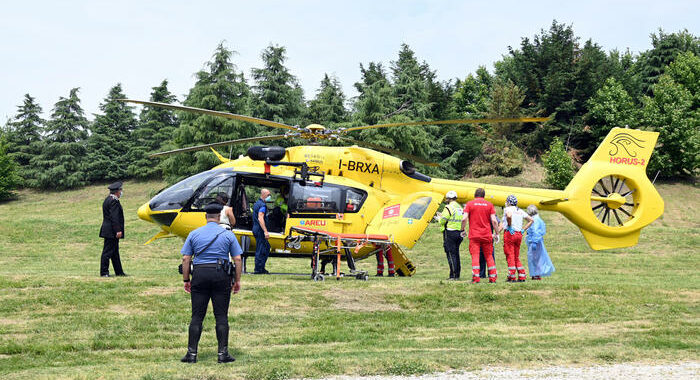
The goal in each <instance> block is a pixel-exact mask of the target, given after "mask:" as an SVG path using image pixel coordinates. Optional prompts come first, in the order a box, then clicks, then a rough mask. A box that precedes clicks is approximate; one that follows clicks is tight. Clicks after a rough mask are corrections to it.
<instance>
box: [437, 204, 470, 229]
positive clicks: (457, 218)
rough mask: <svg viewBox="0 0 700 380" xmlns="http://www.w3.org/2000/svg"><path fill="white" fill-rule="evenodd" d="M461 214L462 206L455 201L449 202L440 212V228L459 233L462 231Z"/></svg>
mask: <svg viewBox="0 0 700 380" xmlns="http://www.w3.org/2000/svg"><path fill="white" fill-rule="evenodd" d="M463 212H464V210H462V206H460V204H459V203H457V201H452V202H450V203H449V204H448V205H447V206H445V209H444V210H442V214H441V218H440V226H442V227H443V228H446V229H448V230H451V231H460V230H461V229H462V215H463Z"/></svg>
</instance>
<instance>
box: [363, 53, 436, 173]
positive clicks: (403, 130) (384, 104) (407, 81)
mask: <svg viewBox="0 0 700 380" xmlns="http://www.w3.org/2000/svg"><path fill="white" fill-rule="evenodd" d="M360 68H361V69H362V70H363V78H362V81H361V82H358V83H356V84H355V87H356V88H357V89H358V90H360V91H361V94H360V96H359V97H358V101H357V103H356V107H357V110H358V114H357V118H359V119H360V120H362V121H364V122H369V123H371V124H378V123H384V122H407V121H422V120H429V119H430V117H431V116H432V113H431V111H432V108H431V104H430V101H429V99H430V92H429V86H428V83H429V79H428V78H429V76H431V75H433V74H432V72H431V71H430V68H429V67H428V65H427V64H426V63H423V64H419V63H418V60H417V59H416V57H415V53H414V52H413V51H412V50H411V49H410V48H409V47H408V45H406V44H402V45H401V50H400V51H399V57H398V59H397V60H396V61H395V62H392V63H391V73H392V79H393V83H390V82H389V81H388V80H386V79H385V78H386V76H385V74H384V72H383V70H382V67H381V65H378V64H375V65H374V66H373V65H372V64H371V63H370V65H369V69H368V70H366V71H365V70H364V68H363V67H362V66H360ZM362 91H364V92H362ZM387 95H390V97H388V98H387ZM439 133H440V132H439V129H438V128H437V127H434V126H402V127H395V128H378V129H367V130H363V131H361V132H360V133H359V138H358V140H361V141H367V142H371V143H374V144H377V145H380V146H383V147H386V148H391V149H398V150H400V151H402V152H404V153H408V154H413V155H416V156H419V157H423V158H425V159H428V160H430V159H433V160H436V159H437V158H438V153H439V151H440V146H441V144H440V139H439V137H438V135H439ZM424 171H426V172H429V173H431V174H433V173H437V171H436V170H435V169H428V168H425V169H424Z"/></svg>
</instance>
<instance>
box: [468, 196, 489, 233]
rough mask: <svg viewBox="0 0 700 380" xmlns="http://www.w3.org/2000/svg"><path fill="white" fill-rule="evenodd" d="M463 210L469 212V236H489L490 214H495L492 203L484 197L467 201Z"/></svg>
mask: <svg viewBox="0 0 700 380" xmlns="http://www.w3.org/2000/svg"><path fill="white" fill-rule="evenodd" d="M464 212H465V213H469V238H470V239H472V238H479V237H483V238H488V237H491V215H494V214H496V210H495V209H494V208H493V203H491V202H489V201H487V200H485V199H484V198H476V199H472V200H471V201H469V202H467V204H466V206H464Z"/></svg>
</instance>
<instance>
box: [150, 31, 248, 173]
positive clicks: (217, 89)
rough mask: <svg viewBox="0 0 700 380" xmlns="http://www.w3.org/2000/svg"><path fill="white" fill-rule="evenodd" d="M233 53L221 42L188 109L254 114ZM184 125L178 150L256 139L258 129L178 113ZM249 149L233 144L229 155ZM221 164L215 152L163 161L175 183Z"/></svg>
mask: <svg viewBox="0 0 700 380" xmlns="http://www.w3.org/2000/svg"><path fill="white" fill-rule="evenodd" d="M233 54H234V52H233V51H231V50H229V49H227V48H226V47H225V46H224V45H223V43H220V44H219V45H218V46H217V48H216V50H215V52H214V55H213V56H212V60H211V61H209V62H207V64H206V70H201V71H199V72H197V75H196V76H197V82H196V83H195V85H194V87H192V88H191V89H190V91H189V93H188V95H187V98H186V99H185V101H184V102H183V103H184V104H185V105H186V106H190V107H198V108H205V109H210V110H215V111H224V112H231V113H235V114H242V115H250V109H249V103H250V89H249V87H248V84H247V83H246V80H245V77H244V76H243V73H242V72H238V71H237V70H236V66H235V65H234V64H233V63H232V62H231V56H232V55H233ZM178 117H179V121H180V125H179V126H178V127H177V129H176V131H175V138H174V141H173V142H174V143H175V145H176V146H177V147H188V146H193V145H199V144H209V143H215V142H220V141H225V140H232V139H238V138H244V137H252V136H255V135H256V133H257V131H258V127H257V125H255V124H252V123H246V122H241V121H236V120H231V119H224V118H220V117H213V116H209V115H201V114H193V113H188V112H182V113H179V114H178ZM245 149H246V147H245V146H240V145H233V146H231V148H229V149H226V152H225V154H224V155H225V156H229V155H233V157H236V156H237V155H238V154H242V153H244V152H245ZM217 164H219V161H218V160H217V159H216V157H215V156H214V155H213V154H212V153H211V151H206V150H204V151H198V152H195V153H181V154H177V155H173V156H170V157H168V158H166V159H165V160H164V161H163V164H162V165H163V173H164V174H165V176H166V178H167V179H168V181H170V182H173V181H175V180H177V179H180V178H183V177H185V176H188V175H191V174H194V173H197V172H201V171H203V170H209V169H211V168H212V167H213V166H215V165H217Z"/></svg>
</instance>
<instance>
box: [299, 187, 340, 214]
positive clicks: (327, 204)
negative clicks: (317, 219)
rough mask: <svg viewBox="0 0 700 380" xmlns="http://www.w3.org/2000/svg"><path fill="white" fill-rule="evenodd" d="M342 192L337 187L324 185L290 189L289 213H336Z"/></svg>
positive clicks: (338, 209)
mask: <svg viewBox="0 0 700 380" xmlns="http://www.w3.org/2000/svg"><path fill="white" fill-rule="evenodd" d="M342 197H343V191H342V189H341V188H339V187H335V186H330V185H324V186H322V187H317V186H312V185H308V186H301V185H299V184H298V183H295V184H294V186H293V187H292V195H291V202H290V205H289V207H290V210H289V211H290V212H297V213H300V212H329V213H338V212H341V211H340V207H339V206H340V205H341V204H342Z"/></svg>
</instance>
